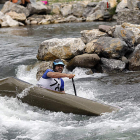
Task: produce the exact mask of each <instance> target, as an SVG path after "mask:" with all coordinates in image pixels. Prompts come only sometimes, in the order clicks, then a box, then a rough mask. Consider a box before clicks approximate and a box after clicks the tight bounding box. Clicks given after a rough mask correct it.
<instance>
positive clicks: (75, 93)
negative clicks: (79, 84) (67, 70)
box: [72, 78, 77, 96]
mask: <svg viewBox="0 0 140 140" xmlns="http://www.w3.org/2000/svg"><path fill="white" fill-rule="evenodd" d="M72 83H73V88H74V92H75V96H77V94H76V88H75V84H74V79H73V78H72Z"/></svg>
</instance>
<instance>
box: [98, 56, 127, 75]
mask: <svg viewBox="0 0 140 140" xmlns="http://www.w3.org/2000/svg"><path fill="white" fill-rule="evenodd" d="M101 63H102V65H101V66H102V70H103V72H104V73H110V72H111V73H115V72H122V71H123V70H124V69H125V65H126V64H125V63H124V62H122V61H121V60H115V59H107V58H101Z"/></svg>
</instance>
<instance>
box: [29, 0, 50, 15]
mask: <svg viewBox="0 0 140 140" xmlns="http://www.w3.org/2000/svg"><path fill="white" fill-rule="evenodd" d="M27 9H28V10H29V13H30V15H33V14H50V13H51V9H50V7H47V6H45V5H43V4H42V2H36V3H30V4H28V5H27Z"/></svg>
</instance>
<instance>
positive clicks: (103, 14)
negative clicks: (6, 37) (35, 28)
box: [0, 0, 112, 27]
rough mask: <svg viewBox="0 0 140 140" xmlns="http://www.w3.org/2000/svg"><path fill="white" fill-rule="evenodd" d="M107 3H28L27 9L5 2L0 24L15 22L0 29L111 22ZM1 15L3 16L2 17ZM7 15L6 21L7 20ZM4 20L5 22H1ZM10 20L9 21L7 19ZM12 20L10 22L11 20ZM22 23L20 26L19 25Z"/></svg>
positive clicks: (2, 25) (3, 25)
mask: <svg viewBox="0 0 140 140" xmlns="http://www.w3.org/2000/svg"><path fill="white" fill-rule="evenodd" d="M106 3H107V2H106V1H104V0H103V1H100V2H84V1H82V2H74V3H69V4H61V3H54V4H52V5H50V6H49V5H47V6H45V5H43V3H41V2H36V3H29V4H28V5H27V7H24V6H21V5H18V4H15V3H12V2H10V1H7V2H6V3H5V4H4V6H3V8H2V10H1V15H0V20H1V23H2V22H8V21H7V20H10V22H16V24H15V23H12V25H9V24H6V23H5V24H1V23H0V25H1V27H5V26H6V25H7V26H19V25H28V24H53V23H65V22H85V21H95V20H111V19H112V17H111V15H110V14H109V12H108V11H107V4H106ZM2 13H3V15H2ZM7 15H8V19H7ZM3 18H5V20H6V19H7V20H6V21H5V20H3ZM9 18H10V19H9ZM11 19H12V20H11ZM21 23H22V24H21Z"/></svg>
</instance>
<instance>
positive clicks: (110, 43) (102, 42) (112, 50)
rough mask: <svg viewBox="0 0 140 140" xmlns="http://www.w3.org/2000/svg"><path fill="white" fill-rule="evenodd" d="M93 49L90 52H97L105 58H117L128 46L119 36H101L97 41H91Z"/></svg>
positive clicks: (125, 51)
mask: <svg viewBox="0 0 140 140" xmlns="http://www.w3.org/2000/svg"><path fill="white" fill-rule="evenodd" d="M92 48H93V49H94V50H92V49H91V50H92V52H94V51H95V52H98V55H99V56H101V57H105V58H112V59H114V58H115V59H117V58H121V57H122V56H124V55H125V54H126V53H127V52H128V51H129V47H128V46H127V44H126V43H125V42H124V41H122V40H121V39H119V38H111V37H101V38H99V39H98V40H97V42H95V43H93V47H92Z"/></svg>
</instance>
